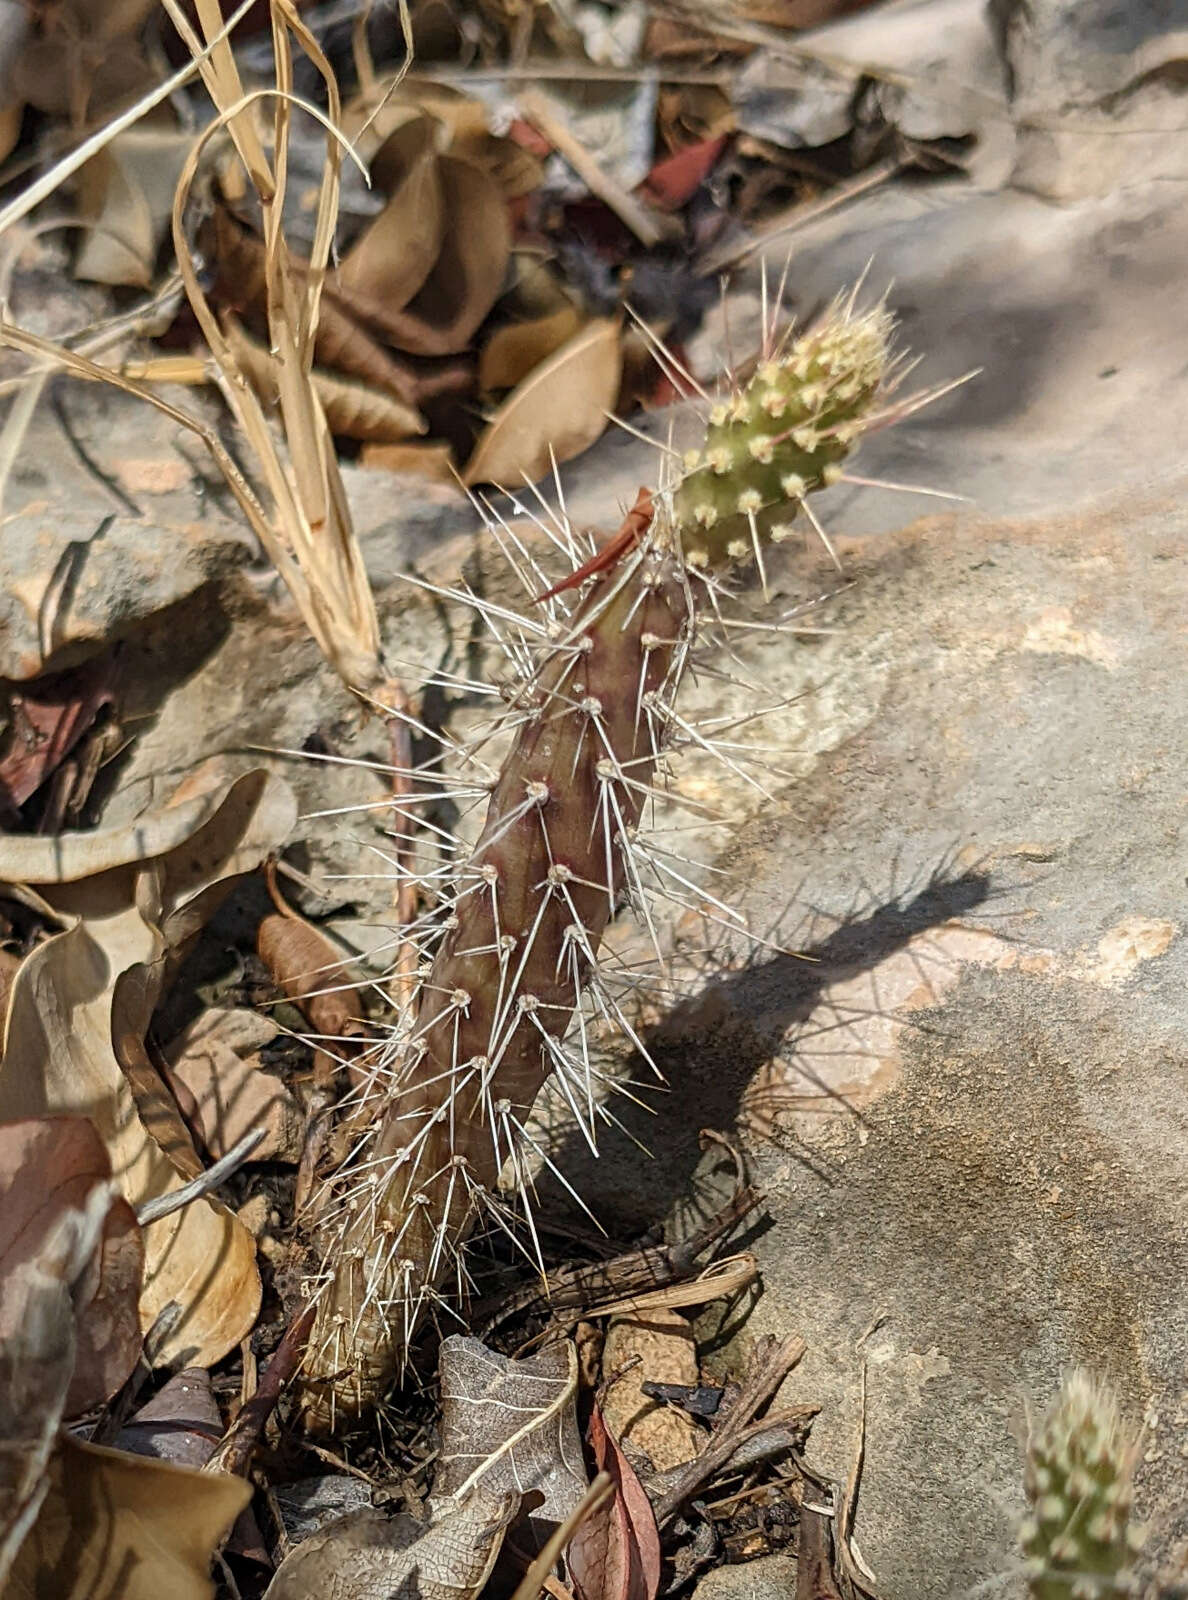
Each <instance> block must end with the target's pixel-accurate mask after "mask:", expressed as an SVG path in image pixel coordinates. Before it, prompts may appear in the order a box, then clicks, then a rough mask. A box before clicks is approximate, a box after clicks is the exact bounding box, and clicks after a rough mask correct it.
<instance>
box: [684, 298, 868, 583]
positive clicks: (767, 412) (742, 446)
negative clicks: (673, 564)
mask: <svg viewBox="0 0 1188 1600" xmlns="http://www.w3.org/2000/svg"><path fill="white" fill-rule="evenodd" d="M890 334H891V318H890V316H889V315H888V313H887V312H886V311H884V310H883V309H882V308H881V307H876V308H875V309H874V310H872V311H867V312H864V313H862V314H861V315H858V316H854V315H838V314H837V308H835V313H834V314H832V315H830V316H828V317H826V318H824V319H823V321H821V322H820V323H819V324H818V325H817V326H816V327H814V328H810V329H809V330H808V331H807V332H806V333H804V334H802V335H801V336H800V337H799V338H798V339H796V340H795V341H794V342H793V343H791V345H790V346H789V348H787V349H784V350H776V351H774V352H773V353H772V354H770V355H769V356H767V357H766V359H764V360H763V361H761V362H760V363H759V365H758V367H757V369H756V371H755V374H754V376H753V377H752V378H751V380H750V382H749V383H747V384H746V385H745V386H744V387H742V388H740V389H738V390H737V391H736V392H735V393H734V394H733V395H732V396H730V397H729V398H727V399H724V400H719V401H718V402H717V403H716V404H714V406H713V407H712V409H711V411H710V415H709V423H708V426H707V427H706V431H705V443H704V445H703V447H702V448H701V449H696V450H690V451H689V453H688V455H687V456H686V457H685V467H686V473H685V476H684V478H683V479H682V481H681V483H680V484H679V486H678V487H677V489H676V490H675V492H674V494H673V512H674V515H675V518H676V522H677V526H678V528H679V529H680V533H681V540H682V543H683V546H684V551H685V559H686V560H687V561H688V562H689V563H690V564H691V565H693V566H708V567H717V566H720V565H722V564H723V563H724V562H725V561H727V560H729V559H731V558H736V557H739V556H743V555H746V554H749V553H750V552H752V551H754V553H755V555H756V556H758V555H759V547H760V544H761V543H762V542H765V541H767V540H771V541H773V542H778V541H779V540H780V538H781V537H782V536H784V535H786V533H787V532H788V531H789V525H790V520H791V518H792V517H794V516H795V514H796V512H797V511H798V510H800V509H801V507H802V506H803V505H804V501H805V497H806V495H809V494H811V493H812V492H813V491H814V490H816V489H822V488H826V487H828V485H829V484H831V483H834V482H836V481H837V479H838V477H839V476H840V475H841V470H842V469H841V463H842V461H843V460H844V459H845V458H846V456H847V455H849V453H850V451H851V449H852V448H853V446H854V444H855V442H856V441H857V439H858V437H859V435H860V434H861V433H862V431H863V428H864V427H865V426H866V425H867V421H868V418H869V415H870V412H871V410H872V407H873V405H874V402H875V399H876V397H877V396H878V394H879V391H880V389H881V388H882V386H883V384H884V382H885V380H886V376H887V368H888V343H889V339H890ZM773 512H774V516H773V515H771V513H773Z"/></svg>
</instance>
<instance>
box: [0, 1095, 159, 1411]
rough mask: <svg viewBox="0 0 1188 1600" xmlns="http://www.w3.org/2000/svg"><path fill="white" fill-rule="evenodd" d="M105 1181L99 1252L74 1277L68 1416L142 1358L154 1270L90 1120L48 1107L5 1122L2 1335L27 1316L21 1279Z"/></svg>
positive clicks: (106, 1392)
mask: <svg viewBox="0 0 1188 1600" xmlns="http://www.w3.org/2000/svg"><path fill="white" fill-rule="evenodd" d="M97 1189H98V1190H103V1191H105V1192H106V1193H107V1196H108V1198H107V1202H106V1206H105V1213H104V1215H103V1218H102V1224H101V1228H100V1232H99V1237H98V1239H97V1241H96V1245H95V1250H94V1253H93V1255H92V1258H91V1260H90V1262H89V1263H88V1265H87V1267H86V1269H85V1271H83V1272H82V1273H81V1275H80V1276H79V1278H78V1279H77V1281H76V1282H75V1284H74V1286H73V1300H74V1310H75V1321H76V1333H75V1352H74V1375H73V1378H72V1379H71V1382H70V1387H69V1390H68V1393H67V1395H66V1401H65V1407H64V1412H63V1414H64V1415H65V1416H67V1417H73V1416H77V1415H78V1414H79V1413H80V1412H83V1411H86V1410H88V1409H89V1408H90V1407H91V1406H95V1405H99V1404H101V1403H102V1402H103V1401H104V1400H107V1399H108V1398H109V1397H110V1396H111V1395H113V1394H114V1393H115V1392H116V1390H117V1389H118V1388H119V1387H120V1385H121V1384H122V1383H124V1382H125V1380H126V1379H127V1378H128V1376H129V1374H130V1373H131V1371H132V1368H133V1367H134V1366H135V1365H136V1358H137V1356H138V1355H139V1354H140V1322H139V1319H138V1317H137V1301H138V1299H139V1295H140V1282H141V1278H142V1276H143V1273H144V1247H143V1245H142V1244H141V1240H140V1229H139V1228H138V1227H137V1224H136V1218H135V1216H134V1214H133V1212H132V1208H131V1206H129V1205H128V1203H127V1201H126V1200H123V1199H121V1198H120V1197H119V1196H118V1195H117V1194H115V1193H114V1191H112V1189H111V1162H110V1160H109V1159H108V1154H107V1150H106V1148H105V1147H104V1144H103V1141H102V1140H101V1139H100V1137H99V1135H98V1134H97V1133H96V1132H95V1129H94V1128H93V1127H92V1126H91V1124H90V1123H89V1122H87V1121H85V1120H84V1119H83V1118H82V1117H45V1118H39V1119H29V1120H26V1121H22V1122H9V1123H4V1124H2V1125H0V1342H4V1341H5V1340H7V1339H10V1338H11V1337H12V1336H13V1333H14V1331H15V1329H16V1327H17V1326H18V1325H19V1319H20V1312H19V1309H18V1307H17V1305H16V1304H15V1303H14V1297H13V1295H12V1293H11V1290H12V1286H13V1283H14V1281H15V1280H16V1279H17V1278H19V1276H20V1273H21V1270H22V1269H23V1268H24V1267H25V1266H26V1265H27V1264H28V1263H29V1262H31V1261H35V1260H37V1259H38V1258H39V1257H41V1256H42V1255H43V1254H44V1252H45V1251H46V1249H47V1248H48V1246H49V1242H50V1236H51V1233H52V1231H53V1229H54V1228H55V1227H56V1226H57V1225H58V1222H59V1220H60V1219H61V1217H62V1216H63V1215H64V1214H65V1213H67V1212H72V1211H73V1212H79V1213H81V1212H84V1211H86V1209H87V1205H88V1201H89V1199H90V1197H91V1195H92V1194H93V1193H94V1191H95V1190H97ZM18 1298H19V1297H18Z"/></svg>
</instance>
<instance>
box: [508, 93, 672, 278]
mask: <svg viewBox="0 0 1188 1600" xmlns="http://www.w3.org/2000/svg"><path fill="white" fill-rule="evenodd" d="M517 103H518V105H519V108H520V114H521V116H523V118H524V120H525V121H526V122H530V123H531V124H532V126H533V127H534V128H536V129H537V131H538V132H540V133H542V134H543V135H544V136H545V138H546V139H547V140H548V141H549V143H550V144H551V145H552V146H553V148H554V149H555V150H556V151H558V152H559V154H561V155H562V156H564V157H565V159H566V161H568V162H569V165H570V166H571V167H572V168H573V170H574V171H575V172H576V173H577V175H578V177H579V178H580V179H581V180H582V182H583V183H584V184H585V185H586V187H587V188H588V189H589V191H590V193H591V194H595V195H597V196H598V198H599V199H600V200H601V201H602V202H603V204H604V205H608V206H609V207H610V208H611V210H612V211H613V212H614V213H615V215H616V216H617V217H618V219H619V221H620V222H623V223H625V224H626V225H627V227H629V228H630V229H631V231H632V233H633V234H634V235H635V237H636V238H637V239H638V240H639V242H640V243H641V244H642V245H644V246H645V247H646V248H647V249H649V250H653V249H655V247H656V246H657V245H658V244H659V243H660V242H661V240H662V239H664V238H665V237H666V236H669V235H671V233H672V232H673V224H672V219H669V218H664V219H661V218H660V217H658V216H657V215H656V214H655V213H654V212H653V211H652V210H651V209H650V208H649V207H648V206H646V205H644V203H643V202H642V201H641V200H638V199H637V198H636V196H635V195H633V194H632V193H631V192H630V191H629V190H627V189H624V187H623V185H622V184H621V183H620V182H619V181H618V179H617V178H615V177H612V175H611V174H610V173H609V172H607V170H606V168H605V167H604V166H603V165H602V164H601V162H600V161H599V160H598V158H597V157H596V156H594V155H592V154H591V153H590V151H589V150H587V149H586V147H585V145H584V144H583V143H582V142H581V140H580V139H579V138H578V137H577V136H576V135H575V134H574V133H572V132H571V130H570V129H569V128H567V127H566V125H565V123H564V122H563V121H562V119H561V117H560V116H559V115H558V114H557V112H556V111H555V110H554V109H553V107H552V105H551V104H550V102H549V101H548V100H547V99H546V98H545V96H544V95H543V94H541V93H539V91H538V90H536V89H526V90H524V92H523V93H522V94H521V95H520V96H519V99H518V102H517ZM676 226H677V227H679V224H676Z"/></svg>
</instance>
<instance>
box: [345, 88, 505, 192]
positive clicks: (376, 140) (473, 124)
mask: <svg viewBox="0 0 1188 1600" xmlns="http://www.w3.org/2000/svg"><path fill="white" fill-rule="evenodd" d="M416 116H429V117H432V118H434V119H435V120H436V121H437V122H438V123H439V124H440V126H441V129H442V137H441V141H440V144H439V148H441V149H448V148H449V146H450V145H451V144H453V142H454V141H455V140H456V139H463V140H464V139H466V138H468V137H471V136H474V137H477V136H479V135H481V134H484V133H486V132H487V131H488V122H487V110H486V107H485V106H484V105H483V103H482V101H481V100H476V99H475V98H474V97H473V95H468V94H465V93H463V91H462V90H461V89H454V88H451V87H450V85H449V84H445V83H436V82H434V80H433V79H432V78H419V77H417V76H416V75H415V74H414V73H408V74H406V75H405V76H404V77H392V76H389V77H385V78H380V79H378V80H377V82H376V83H375V84H374V85H372V86H371V87H370V88H369V89H368V90H367V91H366V92H365V93H362V94H359V95H356V96H355V98H354V99H353V100H351V101H348V103H347V104H346V106H344V107H343V113H342V125H343V132H344V133H345V134H346V136H347V137H348V138H349V139H351V140H352V142H357V145H358V149H359V151H360V153H361V154H362V155H363V156H364V158H365V159H369V160H371V161H372V170H373V171H374V154H375V152H376V151H378V150H379V149H380V148H381V147H382V146H383V145H384V143H385V142H386V141H387V139H388V138H389V137H390V135H391V134H392V133H393V132H394V131H396V130H397V129H398V128H400V127H401V126H402V125H403V124H404V123H405V122H407V121H408V120H409V119H410V118H412V117H416ZM377 181H379V180H378V179H377Z"/></svg>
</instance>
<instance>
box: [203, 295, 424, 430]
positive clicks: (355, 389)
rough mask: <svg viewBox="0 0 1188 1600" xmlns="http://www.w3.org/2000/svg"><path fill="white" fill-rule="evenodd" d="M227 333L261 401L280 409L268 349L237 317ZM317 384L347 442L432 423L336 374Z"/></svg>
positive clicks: (323, 375)
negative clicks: (243, 326) (249, 335)
mask: <svg viewBox="0 0 1188 1600" xmlns="http://www.w3.org/2000/svg"><path fill="white" fill-rule="evenodd" d="M223 331H224V332H225V333H226V335H227V340H228V343H229V344H230V345H231V348H232V350H234V352H235V359H236V360H237V361H238V362H239V365H240V366H241V367H242V368H243V371H244V374H245V376H246V377H247V378H248V380H249V382H250V383H251V385H252V387H253V388H254V389H255V391H256V393H257V394H258V395H259V396H260V398H261V400H263V402H264V403H265V405H268V406H275V405H276V404H277V403H278V402H279V399H280V393H279V390H278V388H277V382H276V378H277V370H276V363H275V361H273V359H272V357H271V356H270V355H269V353H268V351H267V350H266V349H265V348H264V346H263V345H261V344H257V343H256V341H255V340H254V339H251V338H249V337H248V335H247V334H246V333H245V332H244V330H243V328H242V327H241V326H240V325H239V324H238V323H237V322H236V321H235V320H234V318H233V317H226V318H225V319H224V323H223ZM311 376H312V378H313V386H314V389H315V391H316V393H317V396H318V399H319V400H320V401H321V405H322V410H323V412H324V413H325V416H326V421H327V423H328V425H329V427H330V432H331V433H336V434H339V435H340V436H342V437H343V438H347V439H376V440H380V441H382V442H384V443H390V442H392V441H395V440H399V439H408V438H410V437H412V436H413V435H415V434H418V433H424V432H425V431H426V427H427V424H426V422H425V419H424V417H423V416H422V415H421V413H420V412H419V411H416V410H414V409H413V407H412V406H408V405H405V404H404V402H403V401H402V400H397V399H395V398H394V397H393V396H392V395H391V394H390V393H387V392H385V391H383V390H381V389H375V388H371V387H370V386H369V385H367V384H365V383H358V382H356V381H355V380H353V379H351V378H340V377H337V376H336V375H335V374H334V373H332V372H320V371H317V370H315V371H314V372H313V373H312V374H311Z"/></svg>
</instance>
